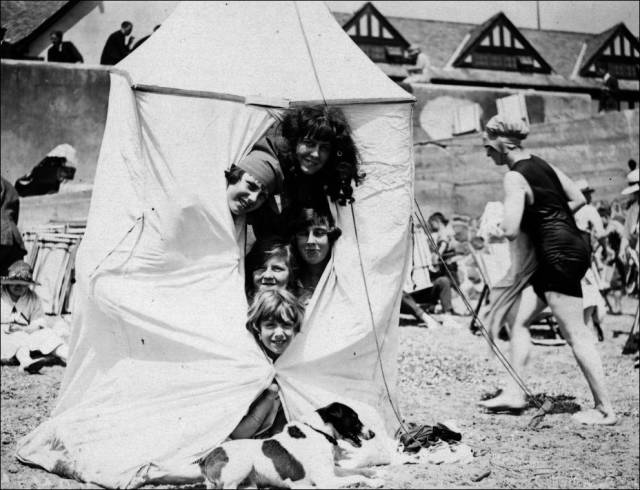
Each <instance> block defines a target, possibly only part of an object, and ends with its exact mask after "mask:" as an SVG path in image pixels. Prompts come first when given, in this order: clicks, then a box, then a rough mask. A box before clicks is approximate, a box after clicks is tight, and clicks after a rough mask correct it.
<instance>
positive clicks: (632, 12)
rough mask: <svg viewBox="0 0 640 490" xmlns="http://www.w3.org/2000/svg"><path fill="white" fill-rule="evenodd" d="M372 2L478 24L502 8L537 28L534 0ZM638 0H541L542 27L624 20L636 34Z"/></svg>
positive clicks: (334, 4)
mask: <svg viewBox="0 0 640 490" xmlns="http://www.w3.org/2000/svg"><path fill="white" fill-rule="evenodd" d="M325 3H326V4H327V5H328V6H329V9H331V10H335V11H338V12H350V13H353V12H355V11H356V10H358V9H359V8H360V7H361V6H362V5H364V4H365V2H363V1H325ZM372 3H373V5H375V7H376V8H377V9H378V10H379V11H380V12H381V13H382V14H384V15H389V16H396V17H412V18H418V19H431V20H448V21H453V22H468V23H471V24H481V23H482V22H484V21H485V20H487V19H488V18H489V17H491V16H492V15H494V14H496V13H498V12H499V11H503V12H504V13H505V15H506V16H507V17H508V18H509V20H511V22H513V23H514V24H515V25H516V26H517V27H530V28H534V29H535V28H536V27H537V23H536V2H535V1H522V0H518V1H511V2H486V1H459V0H456V1H446V2H443V1H428V2H418V1H374V2H372ZM639 18H640V2H638V1H635V0H631V1H603V0H600V1H592V2H586V1H580V2H575V1H551V0H547V1H545V0H542V1H541V2H540V25H541V28H542V29H554V30H562V31H578V32H593V33H598V32H602V31H604V30H606V29H608V28H609V27H611V26H613V25H614V24H617V23H619V22H624V23H625V24H626V26H627V27H628V28H629V30H630V31H631V32H632V33H633V34H634V35H636V36H638V33H639V31H640V20H639Z"/></svg>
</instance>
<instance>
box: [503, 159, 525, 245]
mask: <svg viewBox="0 0 640 490" xmlns="http://www.w3.org/2000/svg"><path fill="white" fill-rule="evenodd" d="M503 184H504V217H503V219H502V225H501V228H502V231H504V235H505V236H506V237H507V238H508V239H509V240H511V241H513V240H515V239H516V237H517V236H518V233H519V232H520V222H521V221H522V214H523V213H524V205H525V198H526V181H525V180H524V177H522V175H520V174H519V173H517V172H507V173H506V174H505V176H504V181H503Z"/></svg>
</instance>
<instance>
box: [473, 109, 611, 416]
mask: <svg viewBox="0 0 640 490" xmlns="http://www.w3.org/2000/svg"><path fill="white" fill-rule="evenodd" d="M485 130H486V133H485V139H484V146H485V148H486V150H487V156H489V157H490V158H491V159H492V160H493V161H494V163H495V164H496V165H506V166H507V167H508V168H509V172H507V174H506V175H505V177H504V189H505V201H504V209H505V216H504V220H503V223H502V228H503V230H504V232H505V235H506V236H507V238H509V239H510V240H514V239H515V238H516V236H517V235H518V233H519V232H523V233H526V234H527V235H529V237H530V238H531V241H532V242H533V244H534V248H535V252H536V256H537V260H538V267H537V269H536V271H535V273H534V274H533V276H532V278H531V281H530V287H527V288H526V289H524V290H523V292H522V294H521V298H520V305H519V307H518V311H517V314H516V319H515V321H514V323H513V325H512V331H511V346H510V347H511V363H512V365H513V367H514V368H515V370H516V372H518V373H519V374H521V373H522V372H523V370H524V367H525V363H526V361H527V358H528V356H529V346H530V344H531V337H530V334H529V324H530V322H531V320H532V319H533V318H535V317H536V316H537V315H538V314H539V313H540V312H541V311H542V310H543V309H544V308H545V306H546V305H547V304H548V305H549V307H550V308H551V312H552V313H553V315H554V316H555V318H556V320H557V321H558V327H559V328H560V331H561V333H562V335H563V337H564V338H565V340H566V341H567V343H568V344H569V345H570V346H571V348H572V349H573V354H574V356H575V358H576V361H577V362H578V366H580V369H581V370H582V372H583V373H584V375H585V378H586V379H587V383H588V384H589V388H590V389H591V393H592V395H593V398H594V401H595V407H594V408H593V409H590V410H585V411H580V412H578V413H576V414H575V415H574V416H573V417H574V419H575V420H576V421H577V422H580V423H584V424H607V425H608V424H615V423H616V415H615V412H614V410H613V407H612V405H611V401H610V400H609V396H608V394H607V392H606V390H605V376H604V370H603V368H602V361H601V359H600V355H599V354H598V351H597V350H596V346H595V342H594V341H593V339H591V337H590V336H589V334H588V330H587V328H586V326H585V324H584V320H583V315H582V309H583V308H582V289H581V286H580V280H581V279H582V277H583V276H584V274H585V272H586V271H587V268H588V267H589V256H590V252H591V251H590V245H589V244H588V242H587V241H585V240H584V238H583V237H582V235H581V233H580V231H579V230H578V228H577V226H576V224H575V221H574V219H573V213H574V212H576V211H577V210H578V209H579V208H580V207H582V206H583V205H584V204H585V200H584V197H583V196H582V193H581V192H580V189H579V188H578V187H577V186H576V185H575V184H574V183H573V182H572V181H571V179H569V177H567V176H566V175H565V174H564V173H563V172H561V171H560V170H559V169H557V168H555V167H553V166H551V165H549V164H548V163H547V162H545V161H544V160H542V159H541V158H538V157H536V156H534V155H531V154H529V153H528V152H526V151H524V150H523V149H522V146H521V142H522V140H523V139H524V138H526V136H527V134H528V132H529V129H528V127H527V126H526V124H525V123H524V122H523V121H521V120H515V121H511V120H508V119H506V118H503V117H502V116H494V117H493V118H491V120H490V121H489V122H488V123H487V126H486V128H485ZM480 405H481V406H483V407H485V408H487V409H489V410H492V411H501V410H521V409H523V408H524V407H526V405H527V400H526V398H525V394H524V392H523V391H522V390H521V389H520V388H519V386H518V384H517V383H516V382H515V380H513V379H511V378H510V379H509V380H508V383H507V386H506V387H505V390H504V392H503V393H501V394H500V395H498V396H497V397H495V398H492V399H490V400H487V401H485V402H482V403H481V404H480Z"/></svg>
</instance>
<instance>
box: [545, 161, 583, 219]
mask: <svg viewBox="0 0 640 490" xmlns="http://www.w3.org/2000/svg"><path fill="white" fill-rule="evenodd" d="M549 165H551V164H549ZM551 168H552V169H553V170H554V171H555V173H556V175H557V176H558V179H560V184H562V189H563V190H564V193H565V194H566V195H567V200H568V204H569V209H571V212H572V213H575V212H576V211H577V210H578V209H580V208H581V207H582V206H584V205H585V204H587V201H586V199H585V198H584V196H583V195H582V192H581V191H580V189H579V188H578V186H577V185H576V184H575V183H574V182H573V180H571V179H570V178H569V177H567V174H565V173H564V172H563V171H562V170H560V169H559V168H558V167H556V166H554V165H551Z"/></svg>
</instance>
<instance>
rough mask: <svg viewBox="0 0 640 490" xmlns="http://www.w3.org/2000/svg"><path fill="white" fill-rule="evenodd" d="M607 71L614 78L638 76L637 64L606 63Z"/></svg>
mask: <svg viewBox="0 0 640 490" xmlns="http://www.w3.org/2000/svg"><path fill="white" fill-rule="evenodd" d="M607 66H608V68H609V73H611V74H612V75H613V76H614V77H616V78H631V79H634V78H635V79H637V78H638V65H631V64H627V63H608V64H607Z"/></svg>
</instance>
